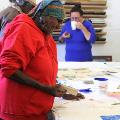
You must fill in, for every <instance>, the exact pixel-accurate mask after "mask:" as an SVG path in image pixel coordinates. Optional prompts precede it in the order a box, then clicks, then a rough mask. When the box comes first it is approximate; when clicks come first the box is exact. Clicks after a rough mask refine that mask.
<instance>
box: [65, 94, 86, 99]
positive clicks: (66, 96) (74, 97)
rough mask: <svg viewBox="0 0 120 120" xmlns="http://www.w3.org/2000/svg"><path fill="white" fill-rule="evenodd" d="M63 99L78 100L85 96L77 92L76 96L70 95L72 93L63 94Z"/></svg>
mask: <svg viewBox="0 0 120 120" xmlns="http://www.w3.org/2000/svg"><path fill="white" fill-rule="evenodd" d="M63 99H65V100H80V99H85V97H84V95H82V94H81V93H78V94H77V95H76V96H75V95H72V94H64V95H63Z"/></svg>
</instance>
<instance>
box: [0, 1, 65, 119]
mask: <svg viewBox="0 0 120 120" xmlns="http://www.w3.org/2000/svg"><path fill="white" fill-rule="evenodd" d="M63 18H64V12H63V5H62V4H61V2H60V1H59V0H43V1H42V2H41V3H40V4H38V5H37V7H36V9H35V10H34V11H33V12H32V13H31V14H30V15H26V14H20V15H18V16H17V17H16V18H15V19H14V20H13V21H12V22H11V23H10V24H9V25H7V27H6V29H5V35H4V38H3V45H2V46H3V48H2V51H1V55H0V72H1V74H2V76H1V78H0V118H2V119H4V120H47V113H48V112H49V111H50V110H51V108H52V106H53V101H54V97H55V96H56V97H61V96H62V95H63V94H64V93H65V90H64V89H62V87H61V86H59V85H56V75H57V70H58V62H57V50H56V44H55V42H54V40H53V37H52V36H51V33H52V31H53V30H54V29H56V28H58V27H59V25H60V23H61V22H62V20H63Z"/></svg>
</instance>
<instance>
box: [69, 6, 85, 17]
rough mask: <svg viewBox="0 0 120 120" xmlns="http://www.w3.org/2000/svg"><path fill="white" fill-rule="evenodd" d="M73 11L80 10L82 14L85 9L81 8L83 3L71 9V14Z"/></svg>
mask: <svg viewBox="0 0 120 120" xmlns="http://www.w3.org/2000/svg"><path fill="white" fill-rule="evenodd" d="M72 12H79V13H80V15H81V16H82V15H83V14H84V12H83V10H82V9H81V4H76V5H75V6H74V7H73V8H72V9H71V10H70V14H71V13H72Z"/></svg>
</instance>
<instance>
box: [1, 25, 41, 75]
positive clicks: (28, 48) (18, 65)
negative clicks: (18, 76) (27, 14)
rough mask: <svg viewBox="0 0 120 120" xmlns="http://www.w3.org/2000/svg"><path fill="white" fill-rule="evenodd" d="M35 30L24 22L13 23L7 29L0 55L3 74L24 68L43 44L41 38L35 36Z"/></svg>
mask: <svg viewBox="0 0 120 120" xmlns="http://www.w3.org/2000/svg"><path fill="white" fill-rule="evenodd" d="M35 32H37V31H36V30H35V29H34V28H32V27H31V26H29V25H28V24H25V23H24V24H23V25H15V26H13V27H11V28H10V29H9V30H8V31H7V33H6V35H5V37H4V39H3V41H4V42H3V49H2V52H1V56H0V64H1V71H2V74H4V76H10V75H11V74H13V73H14V72H15V71H16V70H17V69H22V70H25V69H26V67H27V65H28V63H29V62H30V60H31V58H32V57H34V56H35V53H36V52H37V50H38V49H40V47H42V46H43V42H42V40H41V42H40V40H38V39H37V36H36V37H35V34H36V33H35ZM39 36H40V35H39ZM39 38H40V37H39ZM41 39H42V38H41Z"/></svg>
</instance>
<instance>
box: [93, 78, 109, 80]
mask: <svg viewBox="0 0 120 120" xmlns="http://www.w3.org/2000/svg"><path fill="white" fill-rule="evenodd" d="M94 80H98V81H107V80H108V79H107V78H94Z"/></svg>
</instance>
